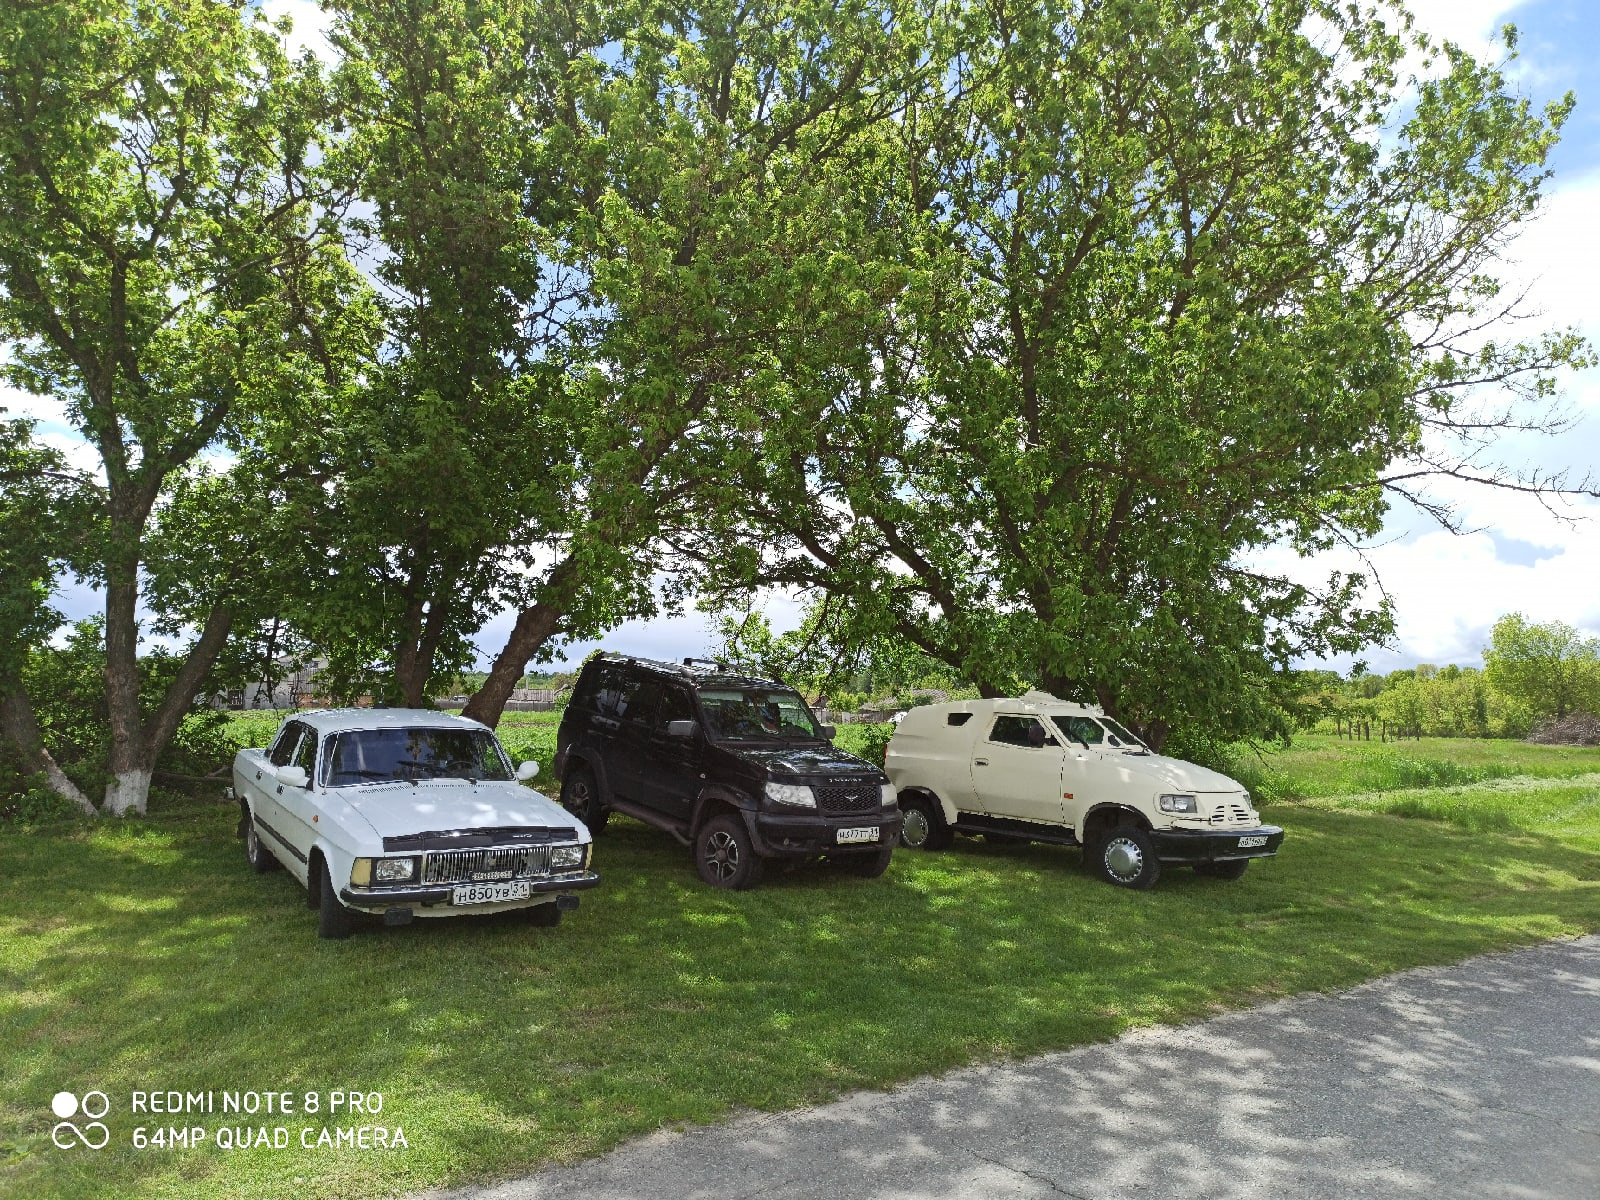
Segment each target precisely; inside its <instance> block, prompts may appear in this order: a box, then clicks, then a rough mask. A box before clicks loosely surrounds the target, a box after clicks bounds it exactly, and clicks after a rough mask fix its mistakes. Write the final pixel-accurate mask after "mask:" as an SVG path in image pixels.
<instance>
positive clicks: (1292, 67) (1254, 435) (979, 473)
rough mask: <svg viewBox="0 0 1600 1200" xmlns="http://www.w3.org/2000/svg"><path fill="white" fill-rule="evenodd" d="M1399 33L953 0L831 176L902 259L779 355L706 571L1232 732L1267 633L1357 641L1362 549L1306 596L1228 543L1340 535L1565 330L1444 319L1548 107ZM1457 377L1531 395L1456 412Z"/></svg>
mask: <svg viewBox="0 0 1600 1200" xmlns="http://www.w3.org/2000/svg"><path fill="white" fill-rule="evenodd" d="M1400 25H1401V22H1400V21H1399V20H1398V18H1397V16H1396V14H1395V13H1393V12H1391V11H1385V10H1356V9H1349V8H1345V7H1343V6H1337V5H1333V4H1322V3H1309V2H1290V0H1273V2H1267V3H1261V2H1259V0H1213V2H1208V3H1201V4H1195V3H1151V4H1143V5H1115V4H1113V5H1107V4H1100V3H1097V2H1094V0H1086V2H1082V3H1073V2H1063V0H1050V2H1047V3H1044V4H1037V3H1026V4H1013V3H1010V2H1009V0H1000V2H998V3H984V4H972V5H966V6H963V7H962V8H961V9H960V11H959V12H958V13H957V14H956V15H955V16H954V17H952V18H951V23H950V24H949V26H948V28H947V33H948V41H947V42H945V43H944V45H945V46H946V47H948V49H947V53H948V58H947V59H946V60H945V62H944V66H943V69H942V70H941V71H939V72H938V73H937V74H936V76H935V78H936V79H937V86H936V87H935V88H933V89H932V90H931V91H928V92H924V93H922V94H919V95H917V96H915V97H913V98H912V99H911V101H910V102H909V103H908V105H907V109H906V112H905V116H904V119H903V120H900V121H897V122H895V123H894V124H893V125H892V126H886V127H883V128H882V129H879V130H875V131H874V132H873V134H872V136H871V137H870V139H866V140H865V142H864V145H863V148H862V151H861V153H860V162H861V170H860V171H859V172H858V173H857V174H856V175H855V176H854V177H853V178H852V180H851V182H852V183H853V184H855V186H856V190H855V191H854V192H853V193H852V194H850V195H849V196H848V197H847V198H844V202H846V203H849V204H851V205H854V206H857V207H858V208H859V209H860V210H861V211H863V212H870V213H872V214H874V216H875V218H876V220H877V222H878V224H879V227H880V229H882V230H883V231H884V232H885V233H886V234H892V250H891V254H892V257H893V261H894V262H895V263H897V264H899V265H900V266H902V267H903V268H904V270H905V272H906V286H905V288H904V290H903V291H902V292H901V294H900V295H899V296H898V298H897V299H896V301H895V302H894V303H893V304H891V305H889V306H887V307H886V308H884V309H883V310H882V312H881V315H880V319H877V320H875V321H873V322H871V323H870V324H868V325H866V326H864V327H862V328H861V329H859V330H857V331H856V336H855V337H854V339H853V340H852V341H851V342H849V343H848V344H837V345H835V346H833V347H831V348H830V350H831V353H830V354H829V355H827V356H824V357H825V359H826V363H825V366H823V367H822V368H821V369H818V368H817V366H816V363H817V360H818V356H817V354H816V352H815V348H814V347H812V348H810V349H809V350H808V351H807V352H806V353H803V354H802V353H796V354H795V355H794V357H793V359H792V362H791V364H790V365H791V367H792V370H791V372H790V376H791V380H792V386H791V387H790V388H789V389H788V390H787V392H786V394H785V396H784V400H783V404H782V406H781V407H775V408H774V410H773V411H772V413H771V414H770V420H771V424H770V426H769V430H768V435H767V437H766V439H765V445H764V450H765V458H764V463H763V468H762V470H761V471H759V472H753V473H752V475H751V477H750V481H749V482H750V490H751V491H752V493H753V494H757V495H761V496H763V497H764V499H763V500H762V501H761V502H760V504H759V505H758V506H757V507H756V508H755V509H754V510H753V513H752V515H753V517H754V520H753V521H752V522H751V523H750V525H749V527H748V533H749V539H750V540H749V544H750V545H751V546H752V548H753V549H752V554H751V557H750V558H749V559H747V560H746V563H745V567H746V571H745V573H744V574H742V575H740V574H738V573H735V574H734V575H733V576H732V580H733V584H734V586H735V587H742V586H745V585H747V584H748V583H749V582H750V581H751V580H752V579H763V580H767V581H777V582H782V583H788V584H798V585H801V586H806V587H814V588H819V589H821V590H823V591H825V592H828V593H831V594H833V595H835V596H845V597H848V600H849V603H848V604H844V605H835V606H834V607H833V608H832V609H831V610H830V611H831V612H832V613H833V614H834V615H835V622H836V627H835V633H834V637H835V639H836V640H838V641H843V642H846V643H848V642H852V641H859V640H861V639H863V638H873V637H879V638H883V637H887V638H894V639H900V640H903V641H905V642H907V643H910V644H912V645H914V646H917V647H920V648H921V649H922V650H924V651H925V652H926V653H927V654H929V655H931V656H933V657H935V658H937V659H940V660H942V661H944V662H946V663H948V664H950V665H951V666H952V667H954V668H955V669H956V670H957V671H958V672H959V673H960V674H961V675H963V676H965V677H967V678H971V679H974V680H976V681H978V682H979V683H980V684H982V685H983V686H984V687H985V688H986V689H987V690H989V691H991V692H995V691H999V690H1003V689H1006V688H1009V687H1012V686H1014V685H1015V683H1016V682H1017V681H1019V680H1027V681H1031V682H1034V683H1038V684H1042V685H1043V686H1045V687H1046V688H1048V689H1050V690H1052V691H1054V692H1056V693H1058V694H1060V695H1062V696H1071V697H1078V698H1083V699H1094V700H1097V701H1098V702H1100V703H1101V704H1103V705H1105V706H1106V707H1107V708H1108V709H1109V710H1110V711H1112V712H1114V713H1116V714H1118V715H1119V716H1121V717H1123V718H1124V719H1126V720H1129V721H1131V722H1134V723H1136V724H1139V725H1142V726H1143V727H1144V728H1146V729H1147V730H1148V731H1149V732H1150V733H1151V735H1152V736H1153V737H1154V738H1155V739H1156V740H1157V741H1159V740H1160V739H1161V738H1162V737H1163V736H1165V733H1166V730H1167V729H1169V728H1171V727H1174V726H1183V727H1185V728H1187V729H1189V730H1191V731H1194V732H1195V733H1197V734H1200V735H1202V736H1203V735H1206V734H1212V735H1238V734H1240V733H1244V732H1247V731H1256V730H1261V729H1262V728H1263V726H1264V724H1266V723H1268V722H1269V721H1270V719H1271V714H1272V712H1273V711H1275V700H1276V699H1277V697H1276V695H1275V687H1276V683H1275V681H1277V680H1280V679H1283V678H1284V677H1285V676H1284V671H1283V669H1284V668H1285V667H1287V665H1288V664H1289V663H1290V662H1291V661H1292V660H1293V659H1294V658H1295V657H1296V656H1299V655H1305V654H1320V653H1329V652H1334V651H1340V650H1353V649H1355V648H1357V647H1358V646H1360V645H1363V644H1366V643H1370V642H1371V641H1373V640H1375V639H1378V638H1381V637H1383V636H1384V635H1385V634H1386V633H1387V632H1388V631H1389V629H1390V628H1391V624H1390V616H1389V613H1388V611H1387V608H1386V606H1384V605H1382V604H1373V603H1363V602H1362V595H1363V584H1364V583H1365V580H1364V579H1363V578H1362V577H1361V576H1359V575H1356V576H1347V575H1334V576H1332V577H1331V578H1329V579H1327V580H1326V582H1325V584H1324V585H1323V586H1321V587H1318V588H1313V587H1308V586H1305V585H1304V584H1302V583H1298V582H1294V581H1292V580H1291V579H1289V578H1288V577H1286V576H1284V575H1282V574H1278V573H1275V572H1272V571H1267V570H1264V569H1262V568H1260V567H1259V566H1257V565H1255V563H1254V560H1253V555H1254V553H1255V552H1258V551H1260V550H1261V549H1262V548H1263V547H1266V546H1268V545H1270V544H1273V543H1275V542H1279V541H1287V542H1289V543H1291V544H1292V545H1293V546H1295V547H1296V548H1298V549H1300V550H1302V551H1311V550H1315V549H1318V548H1323V547H1326V546H1328V545H1330V544H1333V543H1335V542H1340V541H1346V542H1353V541H1357V540H1359V539H1361V538H1364V537H1368V536H1371V535H1373V534H1375V533H1376V532H1377V530H1378V528H1379V526H1380V523H1381V521H1382V519H1383V515H1384V512H1385V509H1386V504H1387V492H1386V488H1393V487H1408V488H1409V487H1412V486H1414V485H1412V484H1410V483H1407V482H1406V480H1407V479H1409V478H1413V477H1414V475H1415V473H1416V472H1417V471H1427V470H1456V471H1458V472H1459V471H1460V469H1461V468H1460V466H1459V459H1452V458H1450V456H1449V455H1450V447H1449V445H1448V441H1447V439H1448V437H1449V436H1450V435H1452V434H1461V433H1470V432H1471V431H1473V430H1474V429H1477V428H1479V427H1481V426H1483V425H1486V424H1487V425H1494V426H1505V425H1508V424H1518V423H1521V424H1531V425H1535V426H1537V425H1538V424H1539V423H1540V422H1541V421H1542V420H1544V414H1543V412H1542V410H1541V408H1540V404H1541V397H1542V396H1543V394H1544V392H1545V390H1546V384H1547V382H1548V380H1549V378H1550V376H1551V374H1552V373H1553V372H1555V371H1556V370H1558V369H1559V368H1561V367H1562V366H1564V365H1567V364H1570V363H1572V362H1573V361H1575V360H1577V359H1579V358H1580V357H1581V355H1582V353H1583V348H1582V346H1581V344H1580V343H1579V342H1578V341H1577V339H1576V338H1574V337H1570V336H1551V337H1548V338H1545V339H1542V340H1538V341H1535V342H1532V343H1527V344H1520V343H1519V344H1513V345H1501V344H1495V343H1493V342H1490V341H1488V340H1486V339H1485V338H1484V337H1483V336H1482V334H1481V332H1479V330H1480V328H1481V327H1482V326H1483V325H1484V324H1485V323H1486V322H1487V321H1489V320H1490V319H1492V318H1493V316H1494V315H1495V314H1496V313H1497V312H1498V311H1499V309H1500V308H1501V307H1502V305H1501V302H1500V301H1499V299H1498V287H1497V285H1496V284H1495V282H1494V280H1493V262H1494V258H1495V255H1496V254H1497V252H1498V251H1499V250H1500V248H1501V247H1502V246H1503V245H1504V243H1505V241H1506V239H1507V237H1508V236H1509V235H1510V233H1511V232H1512V231H1513V230H1514V229H1515V228H1516V227H1517V226H1518V225H1519V223H1521V222H1523V221H1524V220H1526V219H1527V218H1528V217H1530V216H1531V215H1532V214H1533V212H1534V210H1535V208H1536V206H1537V204H1538V200H1539V195H1540V188H1541V185H1542V183H1543V181H1544V180H1545V178H1546V172H1545V169H1544V161H1545V155H1546V153H1547V151H1548V150H1549V148H1550V147H1551V145H1552V144H1553V142H1554V140H1555V137H1556V132H1557V130H1558V128H1559V126H1560V124H1561V122H1562V120H1563V118H1564V117H1565V115H1566V113H1567V111H1568V108H1569V107H1570V98H1569V99H1568V100H1567V101H1564V102H1561V103H1558V104H1555V105H1552V106H1550V107H1549V108H1548V109H1547V110H1546V111H1544V112H1542V113H1540V112H1535V111H1533V110H1532V109H1531V108H1530V106H1529V105H1528V103H1527V102H1526V101H1524V100H1520V99H1518V98H1516V97H1514V96H1513V95H1511V94H1509V93H1508V90H1507V88H1506V85H1505V82H1504V80H1503V78H1502V76H1501V74H1500V73H1499V71H1498V70H1497V69H1495V68H1494V67H1491V66H1485V65H1483V64H1480V63H1477V62H1475V61H1473V60H1472V59H1470V58H1469V57H1467V56H1465V55H1464V54H1462V53H1460V52H1459V51H1456V50H1454V49H1446V50H1443V51H1435V50H1431V49H1430V48H1429V47H1427V45H1426V43H1425V42H1423V41H1422V40H1421V39H1420V38H1413V37H1411V36H1408V35H1407V34H1405V33H1404V32H1403V31H1402V30H1401V28H1400ZM1419 47H1420V50H1421V52H1422V53H1423V54H1425V55H1431V57H1430V58H1429V65H1428V68H1427V70H1426V71H1425V72H1424V73H1423V74H1422V76H1421V78H1419V79H1416V80H1413V81H1412V82H1411V84H1410V86H1409V87H1407V86H1401V85H1400V81H1398V80H1397V78H1396V74H1397V72H1398V71H1399V69H1400V68H1401V65H1402V61H1403V59H1404V57H1405V55H1406V54H1407V53H1408V51H1412V50H1416V49H1418V48H1419ZM1484 380H1500V381H1509V382H1510V383H1512V384H1514V385H1517V386H1519V387H1520V388H1521V389H1522V390H1521V395H1522V396H1523V397H1525V398H1527V399H1529V400H1530V401H1531V402H1532V408H1531V409H1521V410H1519V409H1518V408H1517V406H1516V405H1515V404H1513V405H1512V406H1511V408H1510V409H1509V410H1506V411H1491V412H1486V411H1485V410H1484V409H1483V407H1482V405H1481V404H1479V403H1478V402H1476V401H1475V400H1474V399H1473V396H1472V393H1473V385H1475V384H1478V383H1480V382H1482V381H1484ZM1515 399H1517V397H1513V400H1515ZM1419 460H1420V465H1417V466H1412V467H1408V466H1403V465H1402V466H1397V464H1406V463H1408V462H1414V461H1419ZM1501 482H1512V481H1509V480H1504V479H1502V480H1501ZM1535 486H1537V485H1535Z"/></svg>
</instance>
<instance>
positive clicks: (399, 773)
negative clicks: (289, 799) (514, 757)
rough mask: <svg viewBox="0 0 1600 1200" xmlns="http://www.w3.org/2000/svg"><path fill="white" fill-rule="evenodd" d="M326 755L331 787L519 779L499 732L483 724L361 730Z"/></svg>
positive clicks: (339, 736)
mask: <svg viewBox="0 0 1600 1200" xmlns="http://www.w3.org/2000/svg"><path fill="white" fill-rule="evenodd" d="M330 741H331V744H330V745H329V747H328V749H327V751H326V753H325V755H324V763H325V766H324V771H325V777H326V784H325V786H327V787H350V786H352V785H354V784H359V783H385V782H392V781H397V780H398V781H400V782H403V783H416V782H417V781H419V780H423V779H494V780H508V779H511V778H513V776H512V773H511V763H510V761H509V760H508V759H507V758H506V756H505V751H503V750H501V749H500V743H499V742H497V741H495V739H494V735H493V734H491V733H487V732H485V731H483V730H481V729H357V730H352V731H350V732H347V733H336V734H334V735H333V737H332V739H330Z"/></svg>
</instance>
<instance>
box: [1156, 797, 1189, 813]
mask: <svg viewBox="0 0 1600 1200" xmlns="http://www.w3.org/2000/svg"><path fill="white" fill-rule="evenodd" d="M1156 807H1157V808H1159V809H1160V810H1161V811H1162V812H1164V813H1198V812H1199V811H1200V809H1199V807H1198V806H1197V805H1196V804H1195V802H1194V797H1193V796H1157V797H1156Z"/></svg>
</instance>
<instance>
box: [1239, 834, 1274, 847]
mask: <svg viewBox="0 0 1600 1200" xmlns="http://www.w3.org/2000/svg"><path fill="white" fill-rule="evenodd" d="M1266 844H1267V839H1266V837H1265V836H1264V835H1262V834H1252V835H1251V836H1250V837H1242V838H1240V839H1239V849H1241V850H1248V849H1250V848H1251V847H1252V846H1265V845H1266Z"/></svg>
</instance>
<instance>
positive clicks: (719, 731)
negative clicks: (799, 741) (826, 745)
mask: <svg viewBox="0 0 1600 1200" xmlns="http://www.w3.org/2000/svg"><path fill="white" fill-rule="evenodd" d="M700 707H701V709H702V710H703V711H704V712H705V715H706V724H707V725H708V726H710V728H709V729H708V730H707V731H706V732H707V733H708V734H709V735H710V737H711V738H712V740H713V741H746V740H748V741H757V740H763V739H765V740H774V741H781V740H783V739H785V738H811V739H820V738H821V737H822V733H821V731H820V730H819V729H818V728H817V722H816V719H815V718H814V717H812V715H811V710H810V709H808V708H807V707H806V702H805V701H804V700H802V699H800V694H799V693H798V692H791V691H781V690H766V689H761V688H705V689H702V690H701V692H700Z"/></svg>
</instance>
